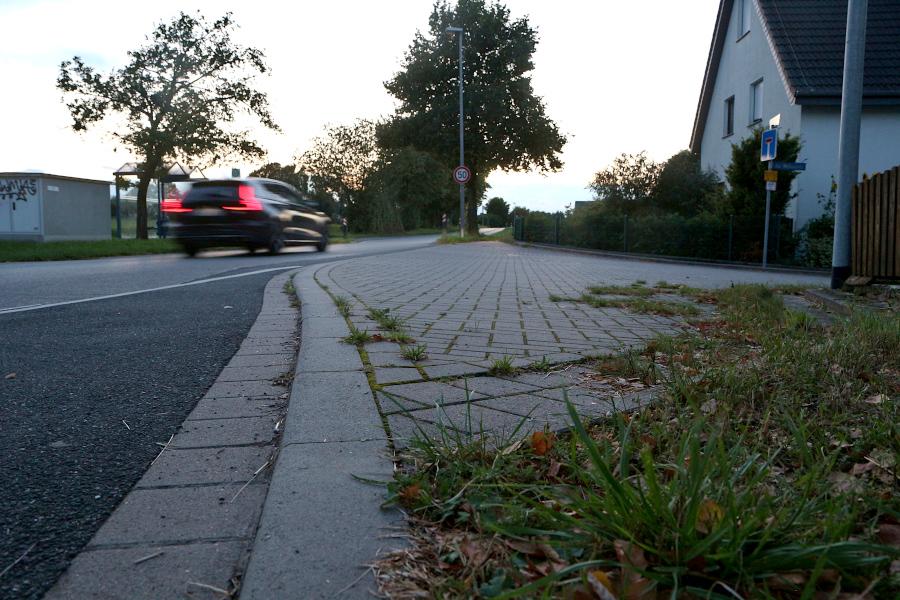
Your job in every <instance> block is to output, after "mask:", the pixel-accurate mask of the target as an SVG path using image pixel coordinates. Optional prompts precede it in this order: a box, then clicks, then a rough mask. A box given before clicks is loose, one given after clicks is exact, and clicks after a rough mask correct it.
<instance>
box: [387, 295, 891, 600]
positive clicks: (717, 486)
mask: <svg viewBox="0 0 900 600" xmlns="http://www.w3.org/2000/svg"><path fill="white" fill-rule="evenodd" d="M714 297H715V299H716V301H717V302H718V304H719V308H720V310H721V313H722V315H723V318H722V320H721V321H716V322H710V323H706V324H703V326H702V327H698V329H697V330H696V331H695V332H694V333H692V334H685V335H681V336H679V337H668V338H661V339H659V340H658V341H656V342H655V343H654V344H652V347H651V348H648V350H647V351H646V352H644V353H632V354H627V355H623V356H621V357H619V362H618V363H617V365H618V367H619V368H620V369H622V371H623V372H632V373H641V372H642V371H644V370H645V369H646V368H647V367H649V366H650V363H651V362H652V363H653V368H654V372H656V373H661V372H663V370H662V368H664V372H665V374H666V375H665V378H664V379H662V386H663V388H662V393H661V394H660V397H659V399H658V400H657V402H656V403H654V404H653V405H650V406H648V407H645V408H643V409H642V410H641V411H640V412H637V413H633V414H631V415H623V414H615V415H613V417H612V418H610V419H608V420H605V421H602V422H598V423H595V424H592V425H591V426H585V425H584V424H583V423H582V421H581V418H580V417H579V415H578V414H576V412H575V410H574V407H573V406H572V405H569V406H568V409H569V416H570V419H571V423H572V428H571V431H572V433H571V434H570V435H568V436H563V437H561V438H560V439H558V440H554V439H553V437H552V436H550V435H549V434H548V433H547V432H536V433H534V434H533V435H532V436H531V437H530V438H526V439H524V440H523V439H518V438H514V439H511V440H509V441H508V443H506V444H500V445H497V446H492V445H491V444H488V443H486V442H485V441H484V440H481V439H463V440H453V439H451V440H448V439H447V438H446V436H445V437H432V438H427V436H425V439H421V440H417V441H416V442H414V443H413V445H412V446H411V448H410V450H409V451H408V452H407V454H406V455H405V456H403V463H404V468H402V469H400V470H399V471H398V472H397V473H396V475H395V481H394V482H393V483H392V484H391V485H390V486H389V494H390V496H389V499H390V500H391V501H393V502H396V503H399V504H402V505H404V506H405V507H406V508H407V509H408V510H409V511H410V513H411V514H412V515H413V516H414V517H415V518H416V519H417V521H416V523H417V524H416V525H415V526H414V528H415V529H416V530H418V531H420V532H425V531H427V535H424V534H423V535H417V536H414V539H415V540H416V544H415V546H414V547H413V548H412V549H411V550H409V551H407V552H406V553H405V554H403V555H393V556H392V557H391V558H390V559H389V561H387V562H382V563H381V566H380V568H381V572H380V580H381V581H382V582H385V585H387V586H390V585H396V586H407V587H406V588H405V589H407V590H419V589H420V587H421V586H424V589H425V591H428V592H430V593H431V594H432V595H435V596H438V597H446V598H463V597H473V596H476V597H477V596H496V595H504V597H573V596H574V597H579V596H580V595H582V596H584V597H593V596H590V594H591V591H590V590H591V588H592V586H593V589H597V588H596V585H602V586H604V587H606V588H607V589H608V590H609V591H611V592H612V593H613V594H614V595H615V596H616V597H620V598H626V597H637V595H638V592H640V591H641V590H644V591H646V592H647V593H649V594H650V595H648V596H645V597H684V598H715V599H717V600H724V599H725V598H735V597H741V598H748V599H749V598H753V599H756V598H759V599H763V598H766V599H768V598H778V599H783V598H804V599H805V598H810V599H811V598H817V597H838V596H839V595H840V594H842V593H844V594H846V593H857V594H860V593H861V592H863V591H864V590H866V594H868V595H866V594H860V597H863V596H865V597H872V598H876V599H881V598H884V599H887V598H896V597H898V594H900V581H898V580H897V578H896V577H895V576H894V577H892V576H891V574H890V570H891V562H892V561H896V560H898V559H900V550H898V549H897V548H896V547H892V546H887V545H883V544H882V543H881V542H880V540H882V539H883V540H890V539H894V538H893V537H892V536H896V533H892V532H895V531H896V527H897V519H898V516H900V501H898V497H897V494H896V481H897V480H896V469H897V466H896V465H897V456H898V455H900V420H898V418H897V416H898V413H900V398H898V397H897V393H896V390H898V389H900V359H898V357H900V315H897V314H872V313H860V314H855V315H853V316H852V317H851V318H850V319H846V320H838V321H836V322H835V324H834V325H832V326H831V328H830V329H825V328H822V327H808V326H807V325H808V323H807V322H806V321H805V319H803V318H800V317H796V316H794V315H793V314H792V313H791V312H790V311H787V310H785V308H784V306H783V304H782V302H781V299H780V297H779V296H778V295H777V294H774V293H773V292H772V290H770V289H767V288H763V287H761V286H737V287H735V288H731V289H727V290H721V291H717V292H715V293H714ZM657 367H659V369H657ZM646 372H649V371H646ZM403 556H406V557H408V558H403ZM476 558H477V560H476ZM390 561H394V562H390ZM413 565H415V567H416V568H415V569H412V568H409V567H412V566H413ZM413 571H414V572H416V573H419V574H424V575H420V576H419V577H420V579H418V580H417V579H414V578H410V576H409V575H408V574H409V573H410V572H413ZM591 578H593V579H591ZM595 584H596V585H595ZM417 586H418V587H417ZM398 589H399V587H398Z"/></svg>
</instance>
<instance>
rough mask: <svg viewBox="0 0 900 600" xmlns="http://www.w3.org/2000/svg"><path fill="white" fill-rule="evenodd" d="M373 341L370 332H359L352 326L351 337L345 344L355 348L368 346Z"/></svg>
mask: <svg viewBox="0 0 900 600" xmlns="http://www.w3.org/2000/svg"><path fill="white" fill-rule="evenodd" d="M371 341H372V336H371V335H370V334H369V331H368V330H359V329H357V328H356V327H353V326H352V325H351V326H350V335H348V336H347V337H345V338H344V339H343V342H344V343H345V344H352V345H354V346H362V345H363V344H368V343H369V342H371Z"/></svg>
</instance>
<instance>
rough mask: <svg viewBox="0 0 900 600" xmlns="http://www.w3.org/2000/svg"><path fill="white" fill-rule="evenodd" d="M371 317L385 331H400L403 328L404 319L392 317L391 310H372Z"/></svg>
mask: <svg viewBox="0 0 900 600" xmlns="http://www.w3.org/2000/svg"><path fill="white" fill-rule="evenodd" d="M369 316H370V317H371V318H372V320H373V321H375V322H376V323H378V326H379V327H380V328H381V329H383V330H384V331H400V329H402V328H403V319H401V318H400V317H395V316H393V315H391V309H389V308H370V309H369Z"/></svg>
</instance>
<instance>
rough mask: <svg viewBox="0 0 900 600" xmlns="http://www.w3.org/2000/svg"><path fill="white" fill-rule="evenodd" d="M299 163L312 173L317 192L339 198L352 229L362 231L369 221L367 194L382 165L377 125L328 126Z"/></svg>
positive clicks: (299, 158) (366, 122) (359, 121)
mask: <svg viewBox="0 0 900 600" xmlns="http://www.w3.org/2000/svg"><path fill="white" fill-rule="evenodd" d="M297 162H298V164H299V166H300V168H301V169H302V170H303V171H304V172H306V173H309V175H310V177H311V181H312V184H313V187H314V188H315V190H316V191H317V192H327V193H331V194H334V195H335V196H337V198H338V201H339V202H340V203H341V207H342V211H341V214H346V215H347V217H348V220H349V221H350V222H351V226H352V227H353V228H354V229H356V230H358V229H359V225H360V224H362V221H364V220H365V218H366V209H365V206H364V205H363V191H364V190H365V186H366V181H367V180H368V178H369V176H370V175H371V174H372V172H373V171H374V170H375V168H376V165H377V163H378V147H377V145H376V143H375V124H374V123H373V122H372V121H368V120H365V119H360V120H357V121H356V122H355V123H353V124H352V125H336V126H331V127H328V128H326V130H325V133H324V134H323V135H322V136H319V137H317V138H315V139H314V140H313V143H312V147H311V148H310V149H309V150H307V151H306V152H304V153H303V154H302V155H300V156H299V157H298V158H297Z"/></svg>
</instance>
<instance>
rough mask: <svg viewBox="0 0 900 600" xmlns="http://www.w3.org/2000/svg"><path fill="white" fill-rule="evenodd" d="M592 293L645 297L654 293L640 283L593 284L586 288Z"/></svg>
mask: <svg viewBox="0 0 900 600" xmlns="http://www.w3.org/2000/svg"><path fill="white" fill-rule="evenodd" d="M588 291H589V292H590V293H592V294H597V295H605V296H612V295H616V296H640V297H642V298H646V297H647V296H652V295H653V294H654V293H655V290H654V289H653V288H648V287H644V286H642V285H638V284H635V285H595V286H591V287H589V288H588Z"/></svg>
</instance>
